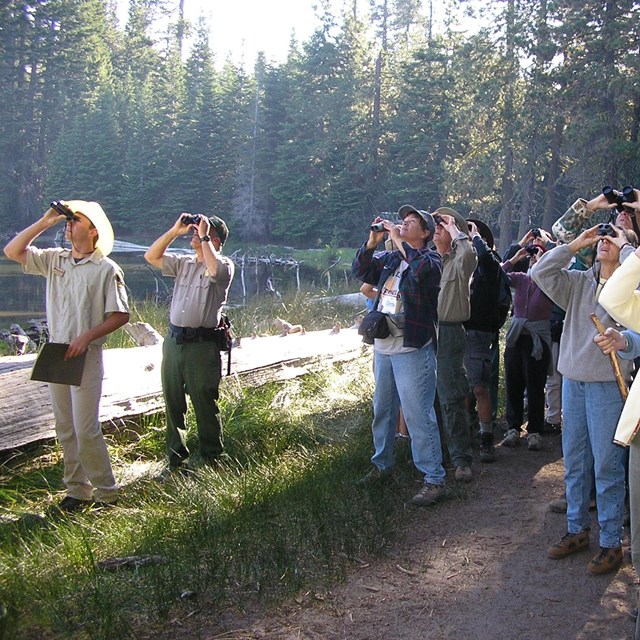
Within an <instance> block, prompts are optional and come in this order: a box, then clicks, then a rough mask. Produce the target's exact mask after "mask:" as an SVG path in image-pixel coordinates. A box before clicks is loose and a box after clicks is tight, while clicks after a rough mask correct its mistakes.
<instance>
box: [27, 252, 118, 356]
mask: <svg viewBox="0 0 640 640" xmlns="http://www.w3.org/2000/svg"><path fill="white" fill-rule="evenodd" d="M23 269H24V272H25V273H28V274H32V275H40V276H44V277H45V278H47V294H46V300H47V324H48V327H49V336H50V340H51V341H52V342H62V343H69V342H71V341H72V340H73V339H74V338H77V337H78V336H79V335H80V334H82V333H84V332H85V331H88V330H89V329H92V328H93V327H95V326H97V325H99V324H100V323H101V322H103V321H104V320H105V318H106V317H107V316H109V315H110V314H111V313H115V312H121V313H128V312H129V304H128V300H127V292H126V290H125V286H124V275H123V273H122V269H120V267H119V266H118V265H117V264H116V263H115V262H114V261H113V260H110V259H109V258H106V257H104V256H103V255H102V254H101V253H100V251H98V250H96V251H94V252H93V253H92V254H91V255H90V256H89V257H87V258H83V259H82V260H80V261H78V262H76V261H75V260H74V258H73V257H72V255H71V251H70V250H69V249H38V248H37V247H33V246H30V247H28V248H27V262H26V264H25V265H24V267H23ZM106 340H107V336H103V337H101V338H98V339H97V340H94V341H93V342H92V343H91V344H94V345H102V344H104V343H105V342H106Z"/></svg>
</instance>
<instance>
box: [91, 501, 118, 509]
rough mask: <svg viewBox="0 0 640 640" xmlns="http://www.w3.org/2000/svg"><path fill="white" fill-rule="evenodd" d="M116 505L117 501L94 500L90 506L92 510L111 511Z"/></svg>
mask: <svg viewBox="0 0 640 640" xmlns="http://www.w3.org/2000/svg"><path fill="white" fill-rule="evenodd" d="M117 504H118V501H117V500H114V501H113V502H105V501H104V500H94V501H93V504H92V505H91V508H92V509H113V507H115V506H116V505H117Z"/></svg>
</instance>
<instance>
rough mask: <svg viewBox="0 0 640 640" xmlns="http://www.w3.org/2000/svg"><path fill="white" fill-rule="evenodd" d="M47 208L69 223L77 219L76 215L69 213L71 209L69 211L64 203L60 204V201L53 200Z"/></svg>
mask: <svg viewBox="0 0 640 640" xmlns="http://www.w3.org/2000/svg"><path fill="white" fill-rule="evenodd" d="M49 206H50V207H51V208H52V209H53V210H54V211H55V212H56V213H59V214H61V215H63V216H64V217H65V218H66V219H67V220H69V221H71V220H77V219H78V218H77V217H76V214H75V213H73V211H71V209H69V207H68V206H67V205H66V204H65V203H64V202H61V201H60V200H54V201H53V202H52V203H51V204H50V205H49Z"/></svg>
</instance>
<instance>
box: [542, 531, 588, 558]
mask: <svg viewBox="0 0 640 640" xmlns="http://www.w3.org/2000/svg"><path fill="white" fill-rule="evenodd" d="M588 546H589V529H583V530H582V531H579V532H578V533H568V532H567V533H565V534H564V535H563V536H562V538H560V540H558V542H556V543H555V544H554V545H551V546H550V547H549V548H548V549H547V555H548V556H549V557H550V558H552V559H553V560H559V559H560V558H566V557H567V556H570V555H571V554H572V553H577V552H578V551H582V549H586V548H587V547H588Z"/></svg>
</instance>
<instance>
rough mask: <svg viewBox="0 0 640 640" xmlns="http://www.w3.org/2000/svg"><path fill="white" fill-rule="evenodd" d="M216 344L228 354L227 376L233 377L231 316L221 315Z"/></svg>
mask: <svg viewBox="0 0 640 640" xmlns="http://www.w3.org/2000/svg"><path fill="white" fill-rule="evenodd" d="M216 342H217V343H218V348H219V349H220V351H226V352H227V375H228V376H230V375H231V349H232V347H233V327H232V324H231V320H229V316H227V315H226V314H224V313H223V314H221V316H220V323H219V324H218V326H217V327H216Z"/></svg>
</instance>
